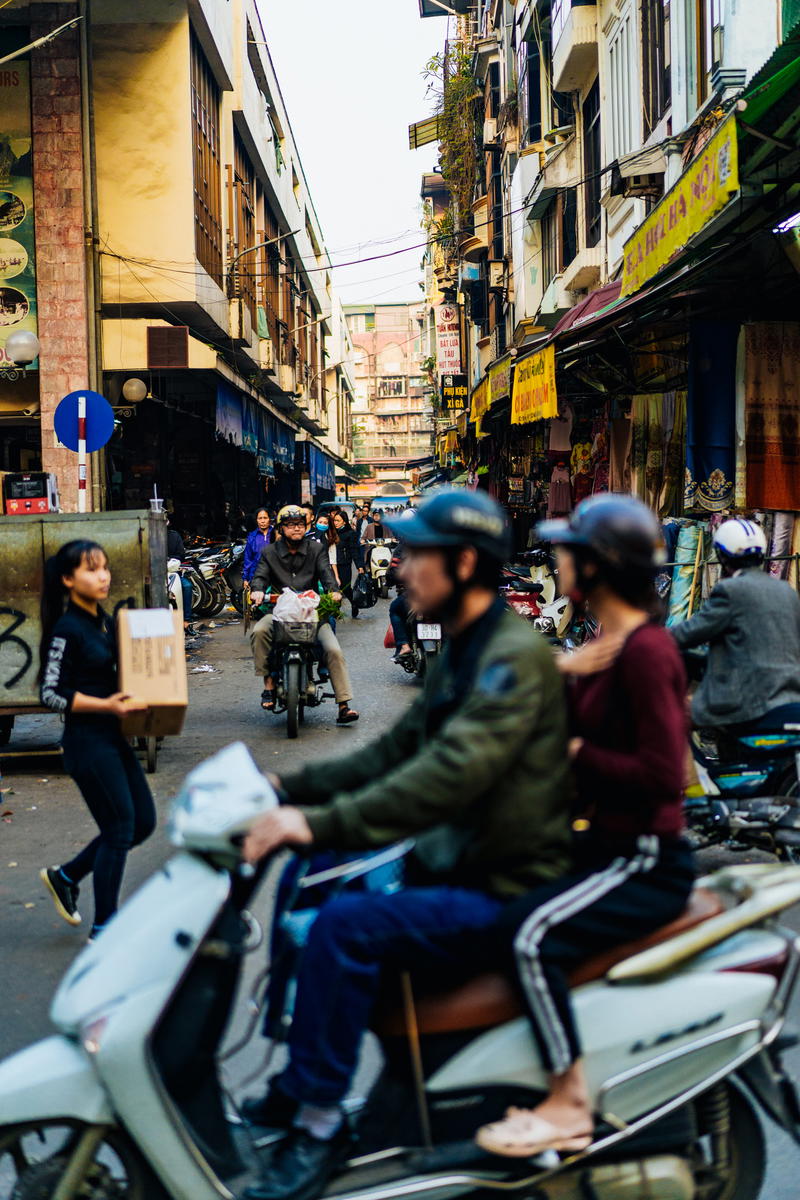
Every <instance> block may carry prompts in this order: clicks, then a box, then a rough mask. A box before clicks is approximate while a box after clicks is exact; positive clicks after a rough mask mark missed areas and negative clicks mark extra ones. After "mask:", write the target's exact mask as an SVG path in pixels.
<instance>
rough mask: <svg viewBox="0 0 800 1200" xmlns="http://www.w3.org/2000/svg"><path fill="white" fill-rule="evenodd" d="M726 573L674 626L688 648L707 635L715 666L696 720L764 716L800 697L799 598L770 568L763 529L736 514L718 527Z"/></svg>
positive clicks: (724, 721)
mask: <svg viewBox="0 0 800 1200" xmlns="http://www.w3.org/2000/svg"><path fill="white" fill-rule="evenodd" d="M714 548H715V549H716V551H717V555H718V557H719V560H720V563H721V564H722V578H721V580H720V581H719V583H718V584H717V586H716V587H715V588H714V590H713V591H712V592H711V595H710V596H709V597H708V599H707V600H706V602H705V604H704V605H703V606H702V607H701V608H700V610H699V611H698V612H697V613H696V615H695V616H693V617H691V618H690V619H689V620H688V621H683V622H682V623H681V624H680V625H676V626H674V627H673V629H672V633H673V635H674V637H675V640H676V641H677V643H678V645H679V646H680V648H681V649H682V650H688V649H689V648H690V647H692V646H700V645H703V644H704V643H706V642H707V643H708V646H709V652H708V667H707V670H706V673H705V676H704V678H703V680H702V682H701V683H700V686H699V687H698V689H697V692H696V693H695V695H694V698H693V700H692V720H693V721H694V724H695V725H701V726H714V727H720V726H722V727H726V726H733V725H743V724H748V723H751V722H755V721H759V720H760V719H761V718H762V717H763V716H764V715H765V714H766V713H768V712H771V711H772V710H773V709H776V708H780V707H782V706H783V705H785V704H800V598H798V595H797V593H796V592H795V591H794V589H793V588H792V587H790V586H789V584H788V583H785V582H784V581H783V580H782V579H776V578H774V577H773V576H772V575H767V574H766V573H765V572H764V571H763V570H762V568H763V565H764V558H765V556H766V552H767V541H766V538H765V536H764V531H763V529H762V528H761V526H760V525H758V524H757V523H756V522H755V521H750V520H746V519H745V518H743V517H736V518H734V519H732V520H730V521H725V522H723V524H722V525H720V527H719V529H717V531H716V533H715V534H714Z"/></svg>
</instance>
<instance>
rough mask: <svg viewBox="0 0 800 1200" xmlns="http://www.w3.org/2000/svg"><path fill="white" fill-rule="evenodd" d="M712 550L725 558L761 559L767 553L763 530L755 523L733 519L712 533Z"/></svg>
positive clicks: (737, 518)
mask: <svg viewBox="0 0 800 1200" xmlns="http://www.w3.org/2000/svg"><path fill="white" fill-rule="evenodd" d="M714 549H715V550H716V551H717V553H718V554H719V555H720V556H724V557H725V558H737V559H742V560H752V559H762V558H763V557H764V556H765V554H766V553H767V539H766V536H765V534H764V530H763V529H762V528H761V526H760V525H759V524H757V523H756V522H755V521H748V520H746V519H745V518H744V517H733V518H732V519H731V520H730V521H723V523H722V524H721V525H720V527H719V529H717V530H716V531H715V533H714Z"/></svg>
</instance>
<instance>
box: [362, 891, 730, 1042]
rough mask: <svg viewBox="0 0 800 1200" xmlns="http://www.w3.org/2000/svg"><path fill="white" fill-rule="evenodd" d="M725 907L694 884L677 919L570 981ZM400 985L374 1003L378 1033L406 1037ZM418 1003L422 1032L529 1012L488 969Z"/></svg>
mask: <svg viewBox="0 0 800 1200" xmlns="http://www.w3.org/2000/svg"><path fill="white" fill-rule="evenodd" d="M722 911H723V905H722V904H721V902H720V900H719V898H718V896H717V895H716V894H715V893H714V892H712V891H709V890H708V889H706V888H695V890H694V891H693V892H692V895H691V896H690V898H689V903H688V904H687V906H686V908H685V909H684V910H683V912H682V913H681V915H680V916H679V917H677V918H676V920H674V921H671V922H670V923H669V925H664V926H662V927H661V928H660V929H657V930H656V931H655V933H651V934H649V935H648V936H647V937H643V938H638V939H637V940H636V941H632V942H624V943H623V944H622V945H619V946H614V947H613V948H612V949H611V950H606V951H604V952H603V953H601V954H596V955H594V956H593V957H592V958H589V959H587V960H586V961H585V962H583V963H581V965H580V966H579V967H578V968H577V969H576V970H575V971H573V972H572V974H571V975H570V978H569V983H570V987H573V988H574V987H580V986H581V985H582V984H584V983H591V982H592V981H593V980H595V979H602V978H603V976H604V975H606V974H607V972H608V971H610V970H611V968H612V967H614V966H616V964H617V963H619V962H622V961H623V959H626V958H631V957H632V956H633V955H634V954H639V953H640V952H641V951H642V950H648V949H649V948H650V947H651V946H657V945H658V944H659V943H660V942H666V941H668V940H669V938H673V937H676V936H677V935H678V934H679V933H685V932H686V931H687V930H688V929H694V928H695V926H696V925H700V924H702V922H703V921H710V920H711V918H712V917H717V916H719V914H720V913H721V912H722ZM399 991H400V988H399V986H398V987H397V988H391V989H389V988H387V989H385V990H384V1000H383V1001H382V1002H380V1003H379V1004H378V1006H377V1008H376V1009H375V1012H374V1014H373V1018H372V1022H371V1024H372V1029H373V1030H374V1032H375V1033H377V1034H378V1036H379V1037H405V1036H406V1035H407V1033H408V1029H407V1026H406V1018H405V1012H404V1009H403V1006H402V1004H399V1003H398V1002H397V999H396V997H397V996H398V994H399ZM414 1009H415V1015H416V1023H417V1029H418V1031H419V1033H420V1034H432V1033H457V1032H462V1031H465V1030H473V1029H491V1028H492V1027H493V1026H495V1025H502V1024H503V1023H504V1022H505V1021H513V1020H514V1018H515V1017H520V1016H522V1015H523V1013H524V1008H523V1005H522V999H521V996H520V994H519V991H518V989H517V988H516V987H515V986H514V984H513V982H512V981H511V980H510V979H509V978H508V977H507V976H505V975H503V974H501V973H500V972H486V973H485V974H483V975H476V976H475V977H474V978H473V979H469V980H467V982H466V983H463V984H461V985H460V986H459V987H457V988H455V989H453V990H452V991H447V992H430V993H419V994H418V993H416V992H415V995H414Z"/></svg>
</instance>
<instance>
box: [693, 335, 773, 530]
mask: <svg viewBox="0 0 800 1200" xmlns="http://www.w3.org/2000/svg"><path fill="white" fill-rule="evenodd" d="M738 336H739V326H738V324H737V323H736V322H733V321H712V320H696V321H693V322H692V323H691V330H690V337H689V395H688V405H687V415H686V492H685V504H686V508H687V509H698V508H699V509H703V510H704V511H706V512H721V511H722V509H724V508H729V507H730V506H731V504H732V503H733V495H734V484H735V479H736V445H735V443H736V342H737V338H738ZM786 507H788V506H786Z"/></svg>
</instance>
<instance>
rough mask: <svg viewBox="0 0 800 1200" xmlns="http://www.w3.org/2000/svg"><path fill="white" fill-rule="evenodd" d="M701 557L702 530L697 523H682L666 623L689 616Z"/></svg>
mask: <svg viewBox="0 0 800 1200" xmlns="http://www.w3.org/2000/svg"><path fill="white" fill-rule="evenodd" d="M702 559H703V530H702V528H701V526H699V525H684V526H683V527H682V528H681V530H680V532H679V534H678V543H677V546H676V549H675V563H676V566H675V568H674V570H673V572H672V589H671V591H670V597H669V615H668V617H667V625H678V624H680V622H681V621H685V620H686V619H687V617H689V616H691V613H692V611H693V609H694V607H695V606H694V605H693V604H692V596H693V594H694V591H695V587H696V585H697V581H698V577H699V574H700V568H701V565H702Z"/></svg>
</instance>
